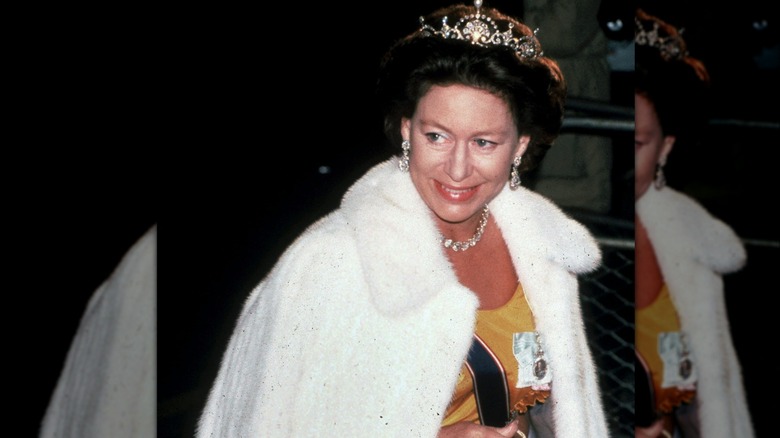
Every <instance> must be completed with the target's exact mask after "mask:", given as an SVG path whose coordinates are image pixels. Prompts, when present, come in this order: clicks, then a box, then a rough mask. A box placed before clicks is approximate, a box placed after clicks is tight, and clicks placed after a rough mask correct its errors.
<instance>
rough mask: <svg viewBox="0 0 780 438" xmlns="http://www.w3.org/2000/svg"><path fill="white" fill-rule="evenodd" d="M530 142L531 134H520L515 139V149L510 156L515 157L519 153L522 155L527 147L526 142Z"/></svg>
mask: <svg viewBox="0 0 780 438" xmlns="http://www.w3.org/2000/svg"><path fill="white" fill-rule="evenodd" d="M530 142H531V136H530V135H521V136H520V137H519V138H518V139H517V145H515V151H514V153H513V154H512V157H517V156H519V155H523V154H524V153H525V150H526V149H528V143H530Z"/></svg>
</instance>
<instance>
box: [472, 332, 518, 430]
mask: <svg viewBox="0 0 780 438" xmlns="http://www.w3.org/2000/svg"><path fill="white" fill-rule="evenodd" d="M466 367H467V368H468V369H469V372H470V373H471V379H472V381H473V382H474V395H475V398H476V399H477V411H478V412H479V421H480V423H482V424H483V425H485V426H493V427H503V426H505V425H506V423H507V421H509V387H508V386H507V383H506V372H505V371H504V366H503V365H502V364H501V361H499V360H498V357H496V355H495V354H494V353H493V352H492V351H491V350H490V348H488V346H487V345H486V344H485V342H484V341H483V340H482V339H481V338H480V337H479V336H477V335H476V334H474V340H473V342H472V343H471V349H469V354H468V357H467V358H466Z"/></svg>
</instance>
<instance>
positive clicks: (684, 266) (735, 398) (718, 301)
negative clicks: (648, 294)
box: [636, 187, 754, 438]
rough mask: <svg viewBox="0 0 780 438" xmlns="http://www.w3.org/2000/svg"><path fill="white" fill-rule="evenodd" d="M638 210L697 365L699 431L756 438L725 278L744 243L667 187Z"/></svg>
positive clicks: (737, 263) (737, 264) (741, 259)
mask: <svg viewBox="0 0 780 438" xmlns="http://www.w3.org/2000/svg"><path fill="white" fill-rule="evenodd" d="M636 213H637V214H638V215H639V217H640V219H641V220H642V223H643V224H644V226H645V228H646V229H647V233H648V236H649V237H650V241H651V242H652V243H653V247H654V248H655V251H656V256H657V258H658V263H659V265H660V267H661V272H662V274H663V277H664V280H665V281H666V283H667V285H668V287H669V293H670V295H671V297H672V301H673V302H674V304H675V306H676V307H677V312H678V314H679V317H680V323H681V326H682V329H683V331H685V332H686V336H687V339H688V341H689V344H690V350H691V352H692V354H693V357H694V361H695V363H696V371H697V373H698V383H697V402H698V405H699V422H700V427H701V436H702V437H744V438H750V437H752V436H754V434H753V427H752V423H751V420H750V415H749V411H748V406H747V400H746V398H745V392H744V388H743V384H742V373H741V369H740V365H739V361H738V359H737V354H736V351H735V350H734V346H733V344H732V340H731V332H730V328H729V321H728V316H727V310H726V303H725V298H724V291H723V279H722V275H723V274H725V273H730V272H734V271H737V270H739V269H740V268H742V266H743V265H744V264H745V262H746V253H745V249H744V246H743V245H742V242H741V241H740V240H739V238H738V237H737V235H736V234H735V233H734V231H733V230H732V229H731V228H730V227H728V226H727V225H726V224H725V223H723V222H722V221H720V220H718V219H716V218H714V217H712V216H711V215H710V214H709V212H707V211H706V210H705V209H704V208H703V207H702V206H701V205H700V204H699V203H697V202H696V201H694V200H693V199H691V198H689V197H688V196H686V195H684V194H682V193H680V192H677V191H675V190H673V189H671V188H668V187H665V188H663V189H661V190H656V189H655V188H650V189H648V190H647V191H646V192H645V194H644V195H642V197H641V198H640V199H639V200H638V201H637V204H636Z"/></svg>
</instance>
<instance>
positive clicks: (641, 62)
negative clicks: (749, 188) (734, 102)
mask: <svg viewBox="0 0 780 438" xmlns="http://www.w3.org/2000/svg"><path fill="white" fill-rule="evenodd" d="M636 25H637V36H636V75H637V79H636V89H635V111H636V133H635V146H636V168H635V169H636V181H635V184H636V186H635V198H636V218H635V219H636V347H637V354H638V356H639V358H638V359H639V360H638V361H637V363H638V364H642V365H643V366H641V367H637V370H638V371H640V372H642V371H644V372H646V373H647V374H648V376H649V379H648V380H650V381H651V382H652V389H651V390H650V391H647V393H648V394H652V397H653V400H652V407H653V409H654V411H655V413H656V416H655V418H654V420H653V421H651V420H648V421H644V422H642V423H638V424H637V429H636V436H637V437H645V436H667V437H671V436H680V437H686V438H689V437H698V436H702V437H719V436H724V437H725V436H734V437H736V436H739V437H752V436H754V434H753V428H752V425H751V421H750V416H749V411H748V408H747V401H746V398H745V393H744V389H743V384H742V376H741V371H740V364H739V361H738V359H737V355H736V352H735V350H734V347H733V345H732V340H731V333H730V331H729V322H728V319H727V311H726V308H725V300H724V296H723V281H722V275H723V274H725V273H729V272H734V271H736V270H738V269H740V268H741V267H742V266H743V265H744V263H745V258H746V254H745V249H744V247H743V246H742V243H741V242H740V240H739V238H738V236H737V235H736V234H735V233H734V232H733V231H732V229H731V228H730V227H728V226H727V225H726V224H724V223H723V222H721V221H720V220H718V219H716V218H714V217H712V216H711V215H710V214H709V213H708V212H707V211H706V210H704V208H702V207H701V205H700V204H699V203H697V202H696V201H695V200H693V199H692V198H690V197H689V196H687V195H685V194H683V193H681V192H678V191H676V190H674V189H671V188H669V187H668V186H667V185H666V181H665V178H664V173H663V168H664V165H665V164H666V162H667V159H668V157H669V154H670V153H671V151H672V148H673V147H674V146H675V145H677V144H685V143H689V142H693V141H696V140H697V139H698V136H699V134H700V132H701V129H702V128H703V127H704V125H705V122H706V108H707V104H706V102H707V100H706V97H707V90H708V84H709V76H708V74H707V70H706V68H705V67H704V65H703V64H702V63H701V62H700V61H699V60H697V59H695V58H692V57H691V56H689V55H688V51H687V47H686V45H685V42H684V41H683V39H682V38H681V37H680V34H679V33H678V32H677V30H676V29H675V28H674V27H672V26H670V25H669V24H668V23H665V22H664V21H662V20H659V19H658V18H657V17H654V16H651V15H648V14H646V13H644V12H643V11H641V10H640V11H638V13H637V23H636ZM640 377H642V376H640ZM705 400H706V402H704V401H705ZM644 404H645V402H644V401H641V400H640V401H638V405H639V406H644Z"/></svg>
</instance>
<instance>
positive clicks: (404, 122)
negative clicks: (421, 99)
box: [401, 117, 412, 140]
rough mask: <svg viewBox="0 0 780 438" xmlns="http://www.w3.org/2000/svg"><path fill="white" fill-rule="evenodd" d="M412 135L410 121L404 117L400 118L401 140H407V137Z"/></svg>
mask: <svg viewBox="0 0 780 438" xmlns="http://www.w3.org/2000/svg"><path fill="white" fill-rule="evenodd" d="M411 133H412V121H411V119H407V118H406V117H401V138H402V139H404V140H409V139H410V137H409V135H410V134H411Z"/></svg>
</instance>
